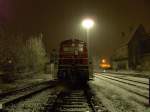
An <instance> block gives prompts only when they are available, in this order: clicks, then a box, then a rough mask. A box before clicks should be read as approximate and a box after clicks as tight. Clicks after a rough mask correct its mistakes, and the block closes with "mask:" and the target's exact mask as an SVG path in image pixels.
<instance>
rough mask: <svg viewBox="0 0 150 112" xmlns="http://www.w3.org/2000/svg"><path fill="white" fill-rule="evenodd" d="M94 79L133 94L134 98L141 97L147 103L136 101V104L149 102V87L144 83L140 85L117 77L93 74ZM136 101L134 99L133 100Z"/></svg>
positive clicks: (145, 103)
mask: <svg viewBox="0 0 150 112" xmlns="http://www.w3.org/2000/svg"><path fill="white" fill-rule="evenodd" d="M95 77H96V78H98V79H101V80H104V81H107V82H109V83H110V84H113V85H115V86H118V87H120V88H122V89H125V90H126V91H128V92H130V93H133V94H135V96H139V97H142V98H143V99H145V100H146V101H147V102H143V101H142V102H141V101H137V102H138V103H141V104H144V105H147V104H148V100H149V85H148V84H145V83H141V82H138V81H135V80H133V81H132V80H131V79H130V80H128V79H124V78H120V77H119V76H118V77H117V76H115V77H114V76H110V75H107V74H95ZM135 99H136V98H135Z"/></svg>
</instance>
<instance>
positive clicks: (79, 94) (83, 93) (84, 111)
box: [46, 89, 109, 112]
mask: <svg viewBox="0 0 150 112" xmlns="http://www.w3.org/2000/svg"><path fill="white" fill-rule="evenodd" d="M88 91H89V90H88ZM88 91H87V90H84V89H69V90H68V89H67V90H63V91H61V92H60V94H59V95H58V96H57V98H56V101H55V102H54V104H53V105H51V104H49V105H50V106H49V108H48V109H47V111H46V112H109V111H108V110H107V109H106V108H105V107H104V106H103V105H102V104H101V106H100V105H98V104H97V103H96V102H94V98H93V97H91V94H89V92H88Z"/></svg>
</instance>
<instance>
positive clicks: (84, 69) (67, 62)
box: [58, 39, 89, 81]
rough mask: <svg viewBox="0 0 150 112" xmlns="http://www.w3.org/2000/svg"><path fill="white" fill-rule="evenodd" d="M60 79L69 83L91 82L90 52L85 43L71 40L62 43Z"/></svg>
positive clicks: (59, 67)
mask: <svg viewBox="0 0 150 112" xmlns="http://www.w3.org/2000/svg"><path fill="white" fill-rule="evenodd" d="M58 79H63V80H68V81H87V80H89V67H88V52H87V46H86V43H85V42H84V41H81V40H78V39H70V40H65V41H63V42H61V44H60V51H59V64H58Z"/></svg>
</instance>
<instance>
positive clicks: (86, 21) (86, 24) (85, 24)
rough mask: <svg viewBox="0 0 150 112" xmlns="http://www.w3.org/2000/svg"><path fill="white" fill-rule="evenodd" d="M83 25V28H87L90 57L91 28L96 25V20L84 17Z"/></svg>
mask: <svg viewBox="0 0 150 112" xmlns="http://www.w3.org/2000/svg"><path fill="white" fill-rule="evenodd" d="M82 26H83V28H85V29H86V38H87V49H88V58H90V43H89V42H90V41H89V30H90V29H91V28H92V27H93V26H94V21H93V20H92V19H90V18H87V19H84V20H83V21H82Z"/></svg>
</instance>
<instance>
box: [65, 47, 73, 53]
mask: <svg viewBox="0 0 150 112" xmlns="http://www.w3.org/2000/svg"><path fill="white" fill-rule="evenodd" d="M63 50H64V52H72V51H73V49H72V48H71V47H64V48H63Z"/></svg>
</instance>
